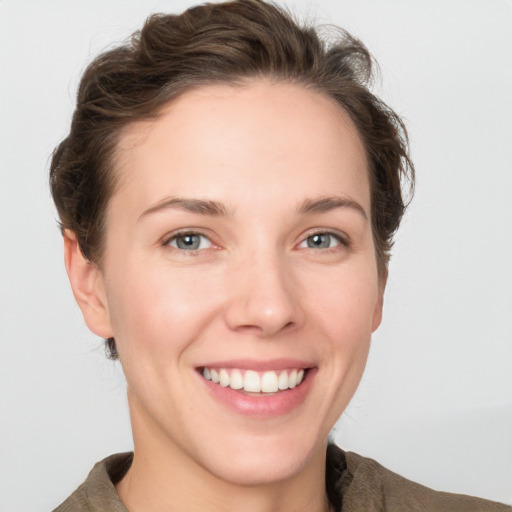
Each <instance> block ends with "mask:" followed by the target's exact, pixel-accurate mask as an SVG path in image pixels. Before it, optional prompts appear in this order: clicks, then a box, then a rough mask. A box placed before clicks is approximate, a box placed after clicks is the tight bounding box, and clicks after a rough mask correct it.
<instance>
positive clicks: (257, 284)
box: [226, 248, 302, 337]
mask: <svg viewBox="0 0 512 512" xmlns="http://www.w3.org/2000/svg"><path fill="white" fill-rule="evenodd" d="M236 267H237V268H236V270H235V271H234V272H233V274H232V275H231V276H230V283H229V286H230V289H231V290H232V294H231V300H230V301H229V304H228V306H227V309H226V320H227V323H228V325H229V327H230V328H231V329H234V330H238V331H241V330H242V331H254V332H255V333H257V334H258V335H259V336H262V337H269V336H272V335H274V334H276V333H278V332H280V331H281V330H283V329H285V328H288V329H289V328H291V327H292V326H296V325H298V324H299V323H300V322H301V318H302V312H301V309H300V306H299V301H298V297H297V296H296V293H295V291H296V290H295V282H294V276H293V269H292V268H291V266H290V262H289V261H288V260H287V258H286V256H285V255H283V254H280V253H279V251H278V250H276V249H270V248H265V249H264V250H253V251H251V252H250V253H249V254H247V255H246V256H242V257H241V258H240V261H239V262H238V264H237V265H236Z"/></svg>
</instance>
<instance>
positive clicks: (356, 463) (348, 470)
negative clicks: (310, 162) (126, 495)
mask: <svg viewBox="0 0 512 512" xmlns="http://www.w3.org/2000/svg"><path fill="white" fill-rule="evenodd" d="M132 459H133V454H132V453H120V454H117V455H111V456H110V457H107V458H106V459H104V460H103V461H101V462H98V463H97V464H96V465H95V466H94V468H93V469H92V471H91V472H90V473H89V476H88V477H87V479H86V480H85V482H84V483H83V484H82V485H81V486H80V487H79V488H78V489H77V490H76V491H75V492H74V493H73V494H72V495H71V496H70V497H69V498H68V499H67V500H66V501H65V502H64V503H62V505H60V506H59V507H57V508H56V509H55V510H54V511H53V512H107V511H108V512H128V511H127V509H126V507H125V506H124V505H123V503H122V502H121V500H120V499H119V495H118V494H117V492H116V489H115V487H114V485H115V484H116V483H117V482H118V481H119V480H121V478H122V477H123V476H124V475H125V473H126V472H127V471H128V468H129V467H130V465H131V462H132ZM326 464H327V467H326V491H327V496H328V497H329V501H330V502H331V504H332V506H333V509H334V510H336V512H512V507H511V506H509V505H504V504H500V503H495V502H492V501H488V500H484V499H481V498H473V497H471V496H464V495H460V494H451V493H447V492H437V491H434V490H432V489H429V488H428V487H425V486H423V485H420V484H417V483H414V482H411V481H410V480H407V479H405V478H403V477H401V476H400V475H397V474H396V473H393V472H392V471H389V470H388V469H386V468H384V467H382V466H381V465H380V464H379V463H377V462H375V461H374V460H372V459H368V458H366V457H361V456H360V455H357V454H356V453H351V452H344V451H343V450H341V449H340V448H338V447H337V446H335V445H329V447H328V449H327V463H326Z"/></svg>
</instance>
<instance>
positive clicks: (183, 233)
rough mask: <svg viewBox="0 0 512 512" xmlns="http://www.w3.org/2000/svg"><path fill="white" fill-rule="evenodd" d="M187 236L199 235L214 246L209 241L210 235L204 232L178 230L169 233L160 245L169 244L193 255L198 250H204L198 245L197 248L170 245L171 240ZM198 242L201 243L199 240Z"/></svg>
mask: <svg viewBox="0 0 512 512" xmlns="http://www.w3.org/2000/svg"><path fill="white" fill-rule="evenodd" d="M187 236H189V237H192V236H198V237H201V238H203V239H206V240H208V242H209V243H210V244H211V245H212V246H214V243H213V242H212V241H211V239H210V237H209V236H207V235H205V234H204V233H201V232H200V231H180V232H178V233H173V234H172V235H170V236H168V237H166V238H165V239H164V240H162V245H163V246H170V247H172V248H173V249H175V250H177V251H180V252H187V253H190V254H191V255H195V254H197V253H198V252H199V251H201V250H204V248H201V247H198V248H197V249H184V248H181V247H177V246H173V245H172V242H174V241H177V240H178V239H180V238H185V237H187ZM199 243H200V244H201V241H200V242H199Z"/></svg>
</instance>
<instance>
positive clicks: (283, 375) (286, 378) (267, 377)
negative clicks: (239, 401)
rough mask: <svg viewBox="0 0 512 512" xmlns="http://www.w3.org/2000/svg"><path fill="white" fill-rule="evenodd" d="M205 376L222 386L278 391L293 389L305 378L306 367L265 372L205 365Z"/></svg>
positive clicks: (263, 391) (259, 391) (262, 391)
mask: <svg viewBox="0 0 512 512" xmlns="http://www.w3.org/2000/svg"><path fill="white" fill-rule="evenodd" d="M202 373H203V377H204V378H205V379H206V380H211V381H212V382H213V383H215V384H220V385H221V386H222V387H224V388H226V387H230V388H231V389H236V390H239V389H243V390H244V391H247V392H249V393H277V392H278V391H284V390H286V389H293V388H295V387H296V386H298V385H299V384H300V383H301V382H302V381H303V380H304V375H305V371H304V369H302V368H300V369H296V368H295V369H293V370H282V371H281V372H275V371H267V372H263V373H258V372H255V371H254V370H245V371H244V370H239V369H232V370H229V369H226V368H219V369H217V370H215V369H213V368H208V367H206V366H205V367H204V368H203V372H202Z"/></svg>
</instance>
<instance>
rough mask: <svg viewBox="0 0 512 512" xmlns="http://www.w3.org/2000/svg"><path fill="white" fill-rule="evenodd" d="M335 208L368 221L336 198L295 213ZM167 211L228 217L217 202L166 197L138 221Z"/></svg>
mask: <svg viewBox="0 0 512 512" xmlns="http://www.w3.org/2000/svg"><path fill="white" fill-rule="evenodd" d="M336 208H351V209H353V210H355V211H357V212H359V213H360V214H361V215H362V216H363V217H364V218H365V219H368V216H367V215H366V212H365V211H364V208H363V207H362V206H361V205H360V204H359V203H358V202H357V201H354V200H352V199H348V198H345V197H338V196H330V197H321V198H318V199H306V200H305V201H304V202H303V203H302V204H301V205H300V206H299V208H298V209H297V211H298V213H299V214H300V215H308V214H315V213H324V212H328V211H330V210H334V209H336ZM167 209H173V210H182V211H185V212H190V213H198V214H200V215H211V216H214V217H226V216H227V215H228V211H227V209H226V207H225V206H224V205H223V204H222V203H219V202H218V201H212V200H209V199H193V198H184V197H168V198H165V199H163V200H161V201H159V202H158V203H157V204H155V205H154V206H151V207H150V208H148V209H147V210H145V211H144V212H142V213H141V214H140V215H139V217H138V220H140V219H142V218H144V217H146V216H148V215H151V214H152V213H156V212H159V211H162V210H167Z"/></svg>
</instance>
